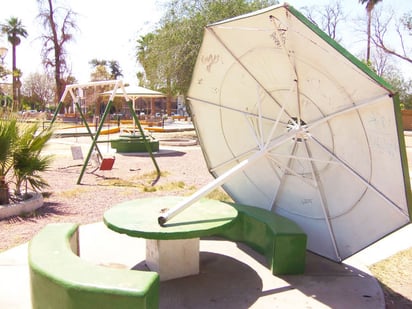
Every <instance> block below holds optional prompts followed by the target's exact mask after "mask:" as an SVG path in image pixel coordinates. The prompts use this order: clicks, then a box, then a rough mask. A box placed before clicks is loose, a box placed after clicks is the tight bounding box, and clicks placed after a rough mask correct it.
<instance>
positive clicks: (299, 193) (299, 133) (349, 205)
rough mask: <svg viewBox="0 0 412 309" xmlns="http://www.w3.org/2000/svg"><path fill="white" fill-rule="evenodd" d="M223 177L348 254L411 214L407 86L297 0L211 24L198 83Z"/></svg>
mask: <svg viewBox="0 0 412 309" xmlns="http://www.w3.org/2000/svg"><path fill="white" fill-rule="evenodd" d="M188 100H189V105H190V110H191V111H192V116H193V119H192V120H193V122H194V125H195V127H196V130H197V133H198V138H199V141H200V144H201V146H202V149H203V153H204V155H205V158H206V162H207V165H208V167H209V169H210V171H211V172H212V173H213V175H214V176H215V177H216V179H215V180H214V181H212V182H211V183H210V184H208V185H207V186H205V187H204V188H202V189H200V190H199V191H198V192H196V193H194V194H193V195H192V196H190V197H188V198H187V199H185V200H184V201H183V202H181V203H179V204H177V205H176V206H175V207H174V208H172V209H170V210H168V211H167V212H165V213H163V214H161V215H160V216H159V218H158V221H159V223H160V224H161V225H162V224H163V225H165V223H166V222H167V220H169V219H171V218H173V217H174V216H176V215H178V214H179V213H180V212H182V211H183V210H184V209H185V208H187V207H189V206H190V205H191V204H192V203H194V202H195V201H196V200H198V199H200V198H201V197H202V196H204V195H205V194H207V193H208V192H210V191H212V190H214V189H215V188H216V187H218V186H221V185H222V186H223V188H224V189H225V191H226V192H227V193H228V194H229V195H230V196H231V197H232V198H233V200H234V201H235V202H236V203H242V204H245V205H251V206H255V207H258V208H262V209H265V210H268V211H272V212H274V213H277V214H279V215H282V216H284V217H287V218H289V219H290V220H292V221H294V222H296V223H297V224H298V225H299V226H300V227H301V228H302V229H303V231H304V232H305V233H306V234H307V235H308V249H309V250H311V251H313V252H315V253H317V254H319V255H322V256H324V257H327V258H329V259H331V260H334V261H342V260H343V259H345V258H347V257H349V256H351V255H352V254H354V253H356V252H358V251H359V250H361V249H363V248H365V247H367V246H369V245H370V244H372V243H374V242H376V241H377V240H379V239H380V238H382V237H384V236H386V235H387V234H389V233H391V232H393V231H395V230H397V229H399V228H400V227H402V226H404V225H406V224H408V223H409V222H410V221H411V213H412V208H411V195H410V181H409V175H408V164H407V158H406V151H405V145H404V137H403V131H402V125H401V123H400V111H399V100H398V97H397V94H396V93H395V91H394V90H393V89H392V87H391V86H390V85H388V84H387V83H386V82H385V81H384V80H382V79H381V78H379V76H377V75H376V74H375V73H374V72H373V71H371V70H370V69H369V68H368V67H367V66H366V65H364V64H363V63H362V62H361V61H359V60H358V59H356V58H355V57H354V56H352V55H351V54H350V53H349V52H347V51H346V50H345V49H343V48H342V47H341V46H340V45H339V44H338V43H337V42H335V41H333V40H332V39H331V38H330V37H328V36H327V35H326V34H325V33H323V32H322V31H321V30H320V29H319V28H317V27H316V26H315V25H314V24H312V23H311V22H310V21H309V20H308V19H307V18H305V17H304V16H303V15H302V14H301V13H299V12H298V11H297V10H295V9H294V8H293V7H291V6H289V5H288V4H284V5H279V6H273V7H270V8H267V9H264V10H260V11H257V12H254V13H251V14H247V15H244V16H240V17H237V18H233V19H229V20H225V21H222V22H219V23H216V24H213V25H210V26H208V27H207V28H206V30H205V35H204V39H203V43H202V47H201V49H200V51H199V57H198V59H197V63H196V66H195V69H194V73H193V77H192V84H191V86H190V89H189V93H188Z"/></svg>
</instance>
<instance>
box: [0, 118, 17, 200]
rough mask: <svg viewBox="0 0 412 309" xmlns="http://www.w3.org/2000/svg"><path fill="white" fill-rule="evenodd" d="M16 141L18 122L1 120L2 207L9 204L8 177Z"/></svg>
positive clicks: (0, 184)
mask: <svg viewBox="0 0 412 309" xmlns="http://www.w3.org/2000/svg"><path fill="white" fill-rule="evenodd" d="M16 140H17V122H16V120H15V119H12V120H10V121H7V120H0V205H4V204H8V203H9V186H8V180H7V179H6V176H7V174H8V173H9V172H10V170H11V168H12V167H13V152H14V145H15V142H16Z"/></svg>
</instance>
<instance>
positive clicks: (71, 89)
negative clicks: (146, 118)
mask: <svg viewBox="0 0 412 309" xmlns="http://www.w3.org/2000/svg"><path fill="white" fill-rule="evenodd" d="M111 85H113V86H114V88H113V90H112V93H111V95H110V98H109V101H108V103H107V105H106V108H105V110H104V113H103V116H102V117H101V119H100V121H99V125H98V127H97V130H96V133H95V134H94V135H93V133H92V131H91V130H90V126H89V125H88V123H87V120H86V118H85V116H84V114H83V111H82V109H81V106H80V104H79V101H80V99H81V97H80V96H79V95H76V94H75V93H74V91H75V90H79V89H82V90H83V89H84V88H88V87H96V86H111ZM119 88H120V89H122V91H123V94H124V98H125V99H126V103H127V106H128V108H129V109H130V112H131V114H132V117H133V120H134V122H135V125H136V126H137V127H138V129H139V132H140V134H141V136H142V138H143V143H144V145H145V147H146V149H147V152H148V153H149V156H150V158H151V159H152V162H153V165H154V166H155V168H156V173H157V177H156V180H155V181H154V182H153V183H156V182H157V180H158V179H159V178H160V169H159V166H158V164H157V162H156V159H155V157H154V155H153V152H152V149H151V147H150V144H149V143H148V141H147V139H146V137H145V134H144V131H143V128H142V126H141V124H140V122H139V119H138V117H137V115H136V112H135V110H134V109H133V104H132V100H131V98H130V97H129V96H128V95H127V93H126V90H125V88H124V84H123V81H122V80H109V81H98V82H89V83H84V84H71V85H66V87H65V89H64V92H63V95H62V97H61V99H60V101H59V104H58V106H57V108H56V110H55V112H54V115H53V118H52V120H51V123H50V126H53V124H54V122H55V121H56V119H57V115H58V112H59V111H60V109H61V107H62V105H63V102H64V99H65V98H66V96H67V95H68V94H70V96H71V97H72V100H73V102H74V105H75V107H76V109H77V111H78V112H79V114H80V117H81V119H82V121H83V123H84V125H85V127H86V130H87V132H88V134H89V136H90V138H91V139H92V144H91V146H90V149H89V152H88V153H87V156H86V159H85V161H84V164H83V167H82V170H81V172H80V175H79V178H78V179H77V184H81V181H82V178H83V175H84V173H85V171H86V167H87V165H88V163H89V161H90V157H91V155H92V152H93V149H96V151H97V153H98V156H99V158H100V159H101V160H103V155H102V154H101V152H100V150H99V147H97V140H98V138H99V136H100V132H101V131H102V128H103V125H104V122H105V120H106V117H107V115H108V114H109V113H110V108H111V107H112V105H113V100H114V96H115V94H116V91H117V90H118V89H119ZM78 92H79V91H77V93H78ZM112 163H114V161H113V162H112ZM112 165H113V164H112Z"/></svg>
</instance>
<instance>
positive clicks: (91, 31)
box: [0, 0, 412, 84]
mask: <svg viewBox="0 0 412 309" xmlns="http://www.w3.org/2000/svg"><path fill="white" fill-rule="evenodd" d="M6 1H7V2H6ZM6 1H3V2H2V3H3V4H2V7H1V10H0V23H3V22H5V21H6V20H7V19H9V18H10V17H12V16H15V17H18V18H19V19H21V20H22V23H23V25H24V26H25V27H26V30H27V31H28V33H29V36H28V37H27V38H26V39H23V40H22V43H21V44H20V45H19V46H18V48H17V67H18V68H20V69H21V70H22V72H23V80H24V77H26V76H28V75H29V74H30V73H34V72H43V68H42V65H41V56H40V51H41V41H40V40H39V39H38V37H39V36H40V34H41V31H42V29H41V27H40V25H39V21H38V20H36V16H37V14H38V6H37V0H6ZM59 1H60V2H59V3H62V1H63V3H65V5H66V6H68V7H70V8H71V9H72V10H73V11H74V12H76V13H77V14H78V16H77V19H76V20H77V25H78V27H79V30H78V32H76V33H75V41H74V42H72V43H70V45H68V48H67V51H68V54H69V59H68V60H69V63H70V64H71V69H72V74H73V75H74V76H75V77H76V78H77V80H78V81H79V82H81V83H84V82H87V81H88V80H89V79H90V73H91V71H92V68H91V66H90V64H89V61H90V60H92V59H105V60H117V61H118V62H119V64H120V67H121V69H122V72H123V75H124V76H123V80H124V81H125V82H126V83H131V84H133V83H137V79H136V76H135V75H136V72H137V71H138V70H139V67H138V64H137V63H136V58H135V48H136V39H137V38H138V37H140V36H141V35H144V34H146V33H147V32H150V31H151V30H153V29H154V28H155V26H156V23H157V22H158V21H159V19H160V18H161V16H162V14H163V7H162V5H161V1H166V0H145V1H136V0H117V1H115V2H113V1H110V2H106V1H101V2H95V1H87V0H59ZM331 1H332V0H289V1H287V2H288V3H289V4H291V5H293V6H294V7H295V8H297V9H300V8H301V7H304V6H312V5H318V6H321V5H325V4H327V3H330V2H331ZM5 2H6V3H7V4H5ZM341 2H342V5H343V7H344V10H345V12H346V13H347V14H348V16H350V18H352V17H353V18H356V17H357V16H364V14H365V9H364V6H362V5H360V4H359V1H358V0H341ZM106 3H110V4H111V5H107V4H106ZM113 3H115V5H113ZM379 5H384V6H391V7H392V8H393V9H395V10H397V11H399V12H407V11H412V6H411V4H410V0H391V1H388V0H384V1H382V2H381V3H380V4H379ZM22 8H24V9H22ZM344 40H345V41H344V42H342V44H343V45H344V47H345V48H346V49H348V50H349V51H351V52H352V53H356V52H359V50H360V49H361V47H359V46H360V44H363V45H362V48H364V47H363V46H364V45H366V43H363V42H362V43H360V42H361V41H362V38H360V37H359V36H358V35H353V33H352V32H351V31H348V32H347V35H346V37H344ZM0 46H6V47H7V48H9V52H8V54H7V56H6V58H5V59H4V61H5V64H6V65H8V66H9V67H11V46H10V45H9V44H8V42H7V39H6V38H5V37H0ZM356 46H357V47H356ZM403 64H404V65H403V66H402V67H403V69H404V71H405V72H407V73H408V72H412V66H411V65H408V64H406V63H405V62H403ZM410 76H411V77H412V73H411V75H410Z"/></svg>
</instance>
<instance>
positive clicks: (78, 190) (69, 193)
mask: <svg viewBox="0 0 412 309" xmlns="http://www.w3.org/2000/svg"><path fill="white" fill-rule="evenodd" d="M87 191H89V190H88V189H87V188H76V189H72V190H67V191H63V192H60V193H59V194H60V195H61V196H63V197H66V198H74V197H76V196H78V195H79V194H80V193H85V192H87Z"/></svg>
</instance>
